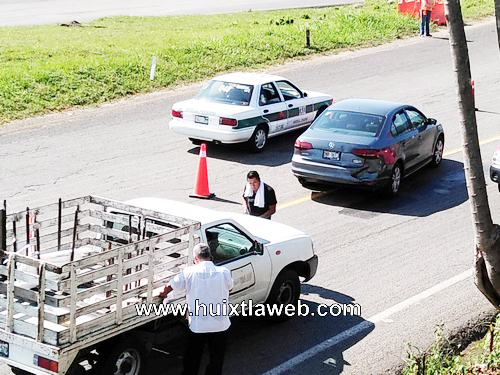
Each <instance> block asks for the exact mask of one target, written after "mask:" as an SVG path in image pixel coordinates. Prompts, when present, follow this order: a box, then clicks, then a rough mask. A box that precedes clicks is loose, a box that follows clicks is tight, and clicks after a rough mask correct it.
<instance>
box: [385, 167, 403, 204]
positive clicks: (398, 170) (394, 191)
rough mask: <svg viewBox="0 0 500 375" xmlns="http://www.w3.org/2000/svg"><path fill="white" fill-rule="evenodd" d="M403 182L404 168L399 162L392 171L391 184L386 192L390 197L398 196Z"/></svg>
mask: <svg viewBox="0 0 500 375" xmlns="http://www.w3.org/2000/svg"><path fill="white" fill-rule="evenodd" d="M402 182H403V167H402V166H401V163H400V162H398V163H396V165H395V166H394V168H393V169H392V173H391V178H390V179H389V184H388V185H387V187H386V189H385V192H386V193H387V195H388V196H389V197H395V196H396V195H398V193H399V190H401V183H402Z"/></svg>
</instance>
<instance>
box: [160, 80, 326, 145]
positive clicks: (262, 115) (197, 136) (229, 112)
mask: <svg viewBox="0 0 500 375" xmlns="http://www.w3.org/2000/svg"><path fill="white" fill-rule="evenodd" d="M332 101H333V98H332V97H331V96H330V95H327V94H321V93H318V92H313V91H307V92H306V91H302V90H300V89H299V88H298V87H297V86H296V85H294V84H293V83H292V82H290V81H289V80H287V79H286V78H283V77H280V76H275V75H270V74H262V73H230V74H226V75H222V76H219V77H215V78H213V79H212V80H211V81H209V82H208V83H207V84H206V85H205V87H203V89H202V90H201V91H200V92H199V93H198V94H197V95H196V96H195V97H194V98H193V99H190V100H186V101H182V102H179V103H175V104H174V105H173V106H172V121H170V124H169V125H170V129H172V130H173V131H174V132H176V133H179V134H183V135H187V136H188V137H189V139H190V140H191V141H192V142H193V143H195V144H199V143H201V142H202V141H208V142H215V143H242V142H247V144H248V146H249V147H250V149H251V150H252V151H255V152H260V151H262V150H263V149H264V148H265V146H266V143H267V139H268V138H269V137H274V136H276V135H280V134H283V133H286V132H289V131H292V130H295V129H298V128H302V127H305V126H308V125H310V124H311V123H312V122H313V121H314V119H315V118H316V117H317V116H318V115H319V114H320V113H321V112H322V111H323V110H325V109H326V108H327V107H328V106H329V105H330V104H332Z"/></svg>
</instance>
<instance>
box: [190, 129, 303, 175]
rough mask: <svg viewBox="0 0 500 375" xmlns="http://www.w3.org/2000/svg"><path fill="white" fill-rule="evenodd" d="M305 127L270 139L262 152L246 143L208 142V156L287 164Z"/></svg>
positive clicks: (258, 162) (230, 159)
mask: <svg viewBox="0 0 500 375" xmlns="http://www.w3.org/2000/svg"><path fill="white" fill-rule="evenodd" d="M304 131H305V129H300V130H296V131H293V132H290V133H287V134H284V135H280V136H278V137H276V138H271V139H269V140H268V144H267V146H266V149H265V150H264V151H263V152H261V153H258V154H256V153H252V152H251V151H249V150H248V149H247V146H246V145H245V144H235V145H216V144H214V143H208V144H207V156H208V157H209V158H214V159H221V160H228V161H235V162H238V163H241V164H248V165H264V166H268V167H277V166H280V165H283V164H287V163H289V162H290V160H292V156H293V144H294V143H295V140H296V139H297V138H298V136H299V135H301V134H302V133H303V132H304ZM188 152H189V153H190V154H196V155H198V154H199V152H200V148H199V147H198V146H196V147H193V148H192V149H190V150H188Z"/></svg>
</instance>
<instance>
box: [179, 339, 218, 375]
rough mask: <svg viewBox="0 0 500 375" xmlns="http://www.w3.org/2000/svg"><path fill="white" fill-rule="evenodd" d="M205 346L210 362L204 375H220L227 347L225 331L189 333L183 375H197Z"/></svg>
mask: <svg viewBox="0 0 500 375" xmlns="http://www.w3.org/2000/svg"><path fill="white" fill-rule="evenodd" d="M205 344H208V352H209V358H210V361H209V363H208V366H207V368H206V370H205V375H220V374H222V365H223V363H224V354H225V353H226V345H227V330H226V331H222V332H209V333H194V332H192V331H189V336H188V344H187V348H186V354H185V355H184V370H183V371H182V374H183V375H198V372H199V370H200V363H201V357H202V355H203V349H204V347H205Z"/></svg>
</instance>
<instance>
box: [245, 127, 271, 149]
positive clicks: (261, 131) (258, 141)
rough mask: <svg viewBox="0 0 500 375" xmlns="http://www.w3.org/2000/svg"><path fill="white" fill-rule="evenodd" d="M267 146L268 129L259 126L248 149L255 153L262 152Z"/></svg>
mask: <svg viewBox="0 0 500 375" xmlns="http://www.w3.org/2000/svg"><path fill="white" fill-rule="evenodd" d="M266 145H267V129H266V127H265V126H264V125H258V126H257V127H256V128H255V131H254V132H253V134H252V136H251V137H250V139H249V140H248V147H249V149H250V150H251V151H253V152H262V151H263V150H264V148H265V147H266Z"/></svg>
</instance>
